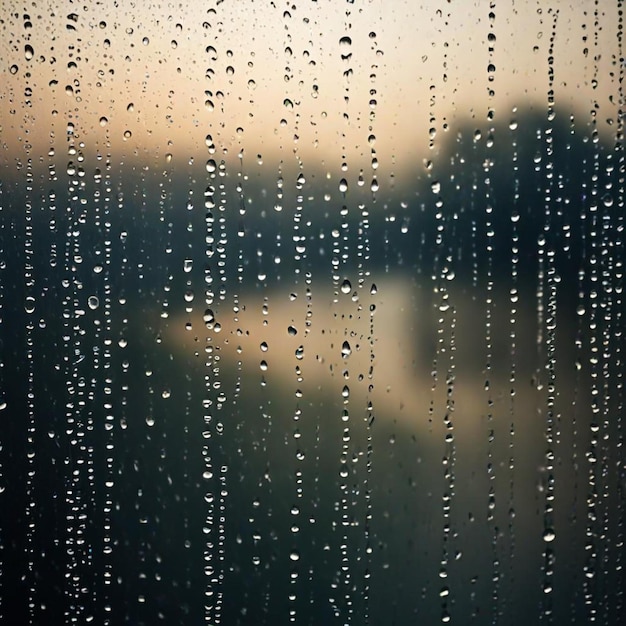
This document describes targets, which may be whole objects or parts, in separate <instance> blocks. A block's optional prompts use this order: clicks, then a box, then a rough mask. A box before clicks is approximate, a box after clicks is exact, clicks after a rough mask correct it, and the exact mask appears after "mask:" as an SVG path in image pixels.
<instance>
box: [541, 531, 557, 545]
mask: <svg viewBox="0 0 626 626" xmlns="http://www.w3.org/2000/svg"><path fill="white" fill-rule="evenodd" d="M555 539H556V533H555V532H554V530H553V529H552V528H546V530H545V531H544V533H543V540H544V541H545V542H546V543H550V542H551V541H554V540H555Z"/></svg>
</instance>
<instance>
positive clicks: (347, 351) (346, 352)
mask: <svg viewBox="0 0 626 626" xmlns="http://www.w3.org/2000/svg"><path fill="white" fill-rule="evenodd" d="M351 354H352V348H351V347H350V344H349V343H348V342H347V341H344V342H343V345H342V346H341V356H342V357H343V358H344V359H347V358H348V357H349V356H350V355H351Z"/></svg>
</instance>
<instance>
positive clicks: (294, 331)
mask: <svg viewBox="0 0 626 626" xmlns="http://www.w3.org/2000/svg"><path fill="white" fill-rule="evenodd" d="M287 332H288V333H289V334H290V335H291V336H292V337H293V336H294V335H297V334H298V329H297V328H296V327H295V326H288V327H287Z"/></svg>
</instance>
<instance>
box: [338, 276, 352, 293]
mask: <svg viewBox="0 0 626 626" xmlns="http://www.w3.org/2000/svg"><path fill="white" fill-rule="evenodd" d="M351 289H352V284H351V283H350V281H349V280H348V279H347V278H346V279H345V280H344V281H343V282H342V283H341V293H350V291H351Z"/></svg>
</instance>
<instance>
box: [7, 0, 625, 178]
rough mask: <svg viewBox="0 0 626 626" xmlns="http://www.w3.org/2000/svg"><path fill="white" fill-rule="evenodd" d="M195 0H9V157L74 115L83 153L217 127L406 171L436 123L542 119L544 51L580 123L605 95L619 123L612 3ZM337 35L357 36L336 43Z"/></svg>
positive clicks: (129, 148) (250, 139)
mask: <svg viewBox="0 0 626 626" xmlns="http://www.w3.org/2000/svg"><path fill="white" fill-rule="evenodd" d="M120 4H122V3H120ZM187 4H189V6H184V7H183V8H181V7H180V6H176V5H173V4H163V5H151V4H149V3H143V2H136V3H123V7H124V8H115V7H114V3H112V2H105V3H103V5H102V6H99V5H97V4H96V3H95V2H94V3H88V4H85V5H84V6H79V7H75V8H72V7H74V5H67V4H66V3H61V2H58V3H56V8H55V3H54V2H53V3H50V4H49V5H48V7H52V8H48V7H45V8H39V7H35V6H33V7H29V8H27V9H26V10H25V9H24V8H23V6H22V5H21V4H19V3H14V6H12V3H8V6H7V9H8V10H6V11H5V12H4V14H5V16H6V17H5V18H4V21H3V22H2V23H0V28H1V31H0V32H1V37H0V50H1V56H0V58H1V59H2V64H1V67H0V84H2V89H1V91H0V93H1V95H2V98H1V100H0V115H1V132H0V141H1V142H2V145H3V146H4V147H5V149H4V151H3V155H2V160H3V161H5V162H6V163H7V164H9V166H10V164H11V163H12V161H13V160H14V158H15V157H16V155H17V156H19V155H21V156H22V157H23V155H24V145H25V144H27V143H30V144H32V145H33V150H32V152H31V154H33V155H34V156H36V157H37V156H39V155H45V154H47V153H48V150H49V148H50V147H51V146H54V147H55V149H56V150H57V152H58V151H63V150H66V145H67V144H66V139H65V136H66V132H67V127H68V123H71V124H73V125H74V126H73V129H74V139H75V141H76V142H83V143H84V149H85V152H86V153H89V152H90V151H93V150H99V151H101V152H106V150H107V145H108V144H110V145H112V146H113V149H114V151H115V152H116V153H118V154H119V153H120V152H122V153H128V154H132V153H137V154H139V155H142V154H146V155H149V157H150V158H151V159H157V160H159V159H164V160H165V158H166V155H167V154H171V155H172V156H173V158H174V159H177V160H179V159H183V160H184V161H187V160H188V159H189V158H190V157H192V156H193V157H194V158H197V159H202V160H204V159H206V158H208V152H207V147H206V145H205V137H206V135H207V134H211V137H212V139H213V142H214V144H215V146H216V151H217V155H218V156H220V158H224V150H225V149H226V150H227V151H228V153H229V154H230V155H233V154H237V153H238V152H239V151H240V150H241V149H243V150H244V159H254V160H256V156H257V155H258V154H261V155H263V157H264V158H265V159H268V158H269V159H277V158H278V155H280V157H281V158H282V159H283V160H284V161H285V162H289V161H291V162H295V161H297V159H298V158H301V159H302V160H303V161H304V162H306V161H307V160H308V162H311V161H312V160H313V161H315V162H316V163H318V164H319V163H322V162H323V163H324V166H325V167H327V169H328V170H335V171H336V170H337V167H338V165H339V164H340V163H341V161H343V159H342V155H344V154H345V156H346V159H345V160H346V162H347V165H348V167H352V168H359V167H366V166H368V165H369V163H370V160H371V153H370V149H371V148H370V145H369V144H368V142H367V138H368V136H370V135H375V137H376V143H375V146H374V147H375V149H376V152H377V156H378V159H379V161H380V162H381V163H384V164H386V165H387V166H389V167H391V168H393V167H397V168H400V169H401V168H402V167H403V166H404V165H406V164H414V163H419V162H421V160H422V159H423V158H424V156H426V155H427V150H428V149H427V146H428V143H429V129H430V128H433V129H435V131H436V135H435V139H434V141H435V143H436V142H437V141H440V139H441V138H442V136H443V135H444V133H445V131H444V129H445V128H446V125H447V124H449V125H450V127H454V125H455V122H457V121H464V120H466V119H468V118H469V117H475V119H476V120H477V124H483V123H484V121H485V119H486V115H487V111H488V109H489V108H493V109H494V110H495V112H496V118H497V119H501V120H502V119H503V118H505V119H509V118H512V117H514V113H513V112H512V111H513V109H514V107H518V108H519V109H520V110H521V109H523V108H526V107H528V106H530V105H535V106H537V107H539V110H543V111H546V113H547V99H548V96H547V92H548V86H549V61H548V59H549V57H550V56H553V57H554V61H553V65H552V67H553V69H554V91H555V102H556V105H557V106H558V107H560V109H562V110H565V111H566V112H568V113H575V115H576V118H577V119H578V120H580V121H581V123H586V122H587V121H588V120H589V119H590V115H589V111H590V110H591V109H592V108H593V106H594V103H595V102H597V103H598V107H599V115H598V118H597V119H598V127H599V129H600V132H602V133H604V134H606V135H609V134H611V133H614V132H615V129H616V125H615V124H614V123H613V124H612V125H611V123H610V122H611V121H612V122H614V120H615V116H616V110H617V106H616V104H615V103H616V102H617V101H618V98H619V95H618V77H617V76H611V73H612V72H617V71H618V69H619V63H618V62H617V61H616V58H617V56H619V51H618V47H617V9H616V8H615V7H613V6H612V3H604V4H603V6H602V12H601V13H600V14H599V15H598V16H597V22H598V24H597V25H595V26H594V21H595V20H596V18H595V17H594V15H593V5H592V4H591V3H587V2H572V3H570V2H557V3H551V4H552V5H555V6H556V7H558V14H557V12H556V9H553V10H552V11H548V9H547V8H545V9H543V10H541V9H540V8H538V6H537V4H536V3H533V2H514V1H511V2H509V3H507V4H506V6H503V3H498V5H497V8H496V9H494V10H493V11H494V17H493V19H490V11H491V10H490V8H489V3H487V2H475V3H474V4H473V5H470V3H466V2H463V3H459V2H457V3H453V2H449V3H443V2H434V1H431V2H423V3H422V4H421V6H420V5H418V3H416V2H414V1H413V0H406V1H399V0H395V1H391V2H382V1H381V0H371V1H369V2H355V3H354V4H344V3H338V2H332V1H331V0H326V1H319V2H308V1H307V2H304V1H302V2H298V3H295V2H294V3H285V2H275V3H271V2H234V3H215V2H213V3H208V2H191V3H187ZM586 7H588V10H585V8H586ZM443 9H445V10H443ZM72 12H73V13H72ZM374 33H375V35H374ZM490 34H491V35H494V36H495V40H494V41H492V42H491V46H492V48H493V51H492V52H490V50H489V47H490V42H489V40H488V37H489V36H490ZM553 35H554V39H553V41H552V36H553ZM346 36H347V37H349V38H350V39H351V42H352V43H351V45H347V46H346V45H342V44H341V43H340V40H341V38H342V37H346ZM585 36H586V37H587V38H588V40H587V41H586V42H584V41H583V37H585ZM28 46H31V47H32V51H31V50H30V49H29V48H28ZM551 46H553V48H552V50H551ZM585 47H586V48H588V51H587V52H585ZM551 53H552V54H551ZM342 55H343V56H344V57H346V56H348V55H351V57H350V58H348V59H343V60H342ZM594 57H596V61H594ZM490 63H492V64H493V65H494V66H495V70H494V71H493V72H492V73H491V75H492V77H493V81H489V78H488V76H489V73H488V71H487V67H488V65H489V64H490ZM344 72H349V75H347V76H346V75H344ZM594 78H595V79H597V87H596V88H594V87H593V85H592V81H593V79H594ZM489 88H492V89H493V91H494V95H492V96H489V95H488V89H489ZM344 98H348V101H346V100H345V99H344ZM611 99H612V101H613V103H611ZM372 100H376V105H375V106H374V105H373V103H371V101H372ZM607 120H609V122H607ZM52 135H53V136H52ZM125 135H126V136H125ZM296 136H297V139H296ZM0 154H2V153H0Z"/></svg>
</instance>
